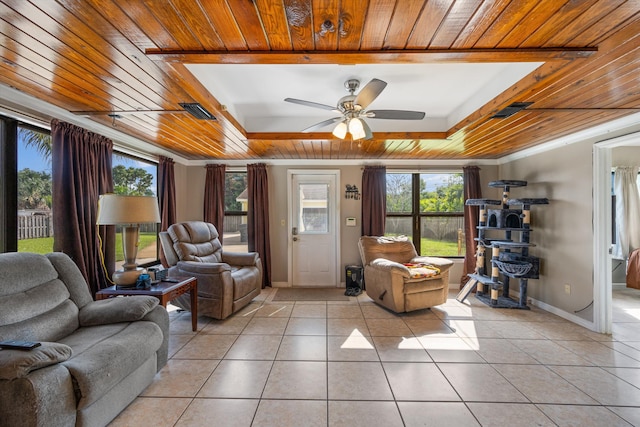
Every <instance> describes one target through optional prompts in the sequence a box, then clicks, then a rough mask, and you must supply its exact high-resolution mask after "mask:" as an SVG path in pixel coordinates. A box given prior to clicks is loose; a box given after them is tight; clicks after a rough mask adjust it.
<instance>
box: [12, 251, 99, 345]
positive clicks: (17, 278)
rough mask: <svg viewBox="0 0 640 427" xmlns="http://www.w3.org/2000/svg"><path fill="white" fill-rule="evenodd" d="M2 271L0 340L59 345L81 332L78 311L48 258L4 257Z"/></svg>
mask: <svg viewBox="0 0 640 427" xmlns="http://www.w3.org/2000/svg"><path fill="white" fill-rule="evenodd" d="M0 271H2V274H0V325H1V326H0V339H20V340H29V341H57V340H58V339H59V338H61V337H64V336H66V335H68V334H70V333H71V332H73V331H74V330H75V329H76V328H78V308H77V306H76V304H75V303H74V302H73V301H72V300H71V299H70V294H69V291H68V289H67V286H66V285H65V284H64V283H63V282H62V281H61V280H60V279H59V275H58V271H57V270H56V269H55V268H54V266H53V265H52V264H51V262H49V260H48V259H47V257H45V256H43V255H38V254H31V253H18V252H17V253H7V254H2V257H1V258H0ZM27 273H28V274H27ZM86 293H87V294H88V293H89V292H88V289H87V290H86Z"/></svg>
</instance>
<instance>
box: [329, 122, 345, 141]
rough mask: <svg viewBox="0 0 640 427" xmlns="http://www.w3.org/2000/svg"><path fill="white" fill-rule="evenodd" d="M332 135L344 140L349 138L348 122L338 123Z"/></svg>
mask: <svg viewBox="0 0 640 427" xmlns="http://www.w3.org/2000/svg"><path fill="white" fill-rule="evenodd" d="M332 133H333V136H335V137H336V138H340V139H344V138H345V136H347V122H346V121H344V122H340V123H338V125H337V126H336V127H335V128H334V129H333V132H332Z"/></svg>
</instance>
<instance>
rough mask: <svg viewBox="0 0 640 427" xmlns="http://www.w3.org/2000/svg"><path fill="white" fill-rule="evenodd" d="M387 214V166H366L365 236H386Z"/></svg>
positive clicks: (363, 208)
mask: <svg viewBox="0 0 640 427" xmlns="http://www.w3.org/2000/svg"><path fill="white" fill-rule="evenodd" d="M386 215H387V168H386V167H384V166H365V167H364V171H363V172H362V224H361V231H362V235H363V236H384V226H385V220H386Z"/></svg>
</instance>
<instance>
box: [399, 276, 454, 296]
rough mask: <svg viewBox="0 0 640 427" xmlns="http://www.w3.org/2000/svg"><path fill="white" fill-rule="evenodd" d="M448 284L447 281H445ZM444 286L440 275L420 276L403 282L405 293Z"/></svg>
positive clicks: (414, 292)
mask: <svg viewBox="0 0 640 427" xmlns="http://www.w3.org/2000/svg"><path fill="white" fill-rule="evenodd" d="M447 285H448V282H447ZM444 286H445V281H443V280H442V276H441V275H438V276H431V277H422V278H419V279H408V280H405V282H404V289H403V291H404V293H405V295H409V294H416V293H420V292H426V291H434V290H436V289H442V288H443V287H444Z"/></svg>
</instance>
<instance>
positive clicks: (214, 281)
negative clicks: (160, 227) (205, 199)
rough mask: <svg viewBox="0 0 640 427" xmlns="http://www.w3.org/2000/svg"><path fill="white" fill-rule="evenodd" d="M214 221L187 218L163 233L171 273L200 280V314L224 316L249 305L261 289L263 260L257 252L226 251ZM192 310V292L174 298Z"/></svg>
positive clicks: (163, 244) (179, 305)
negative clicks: (190, 295) (211, 222)
mask: <svg viewBox="0 0 640 427" xmlns="http://www.w3.org/2000/svg"><path fill="white" fill-rule="evenodd" d="M218 236H219V235H218V230H216V227H215V226H214V225H213V224H209V223H207V222H202V221H188V222H183V223H178V224H173V225H171V226H170V227H169V228H168V229H167V231H166V232H161V233H160V241H161V243H162V248H163V249H164V254H165V257H166V259H167V262H168V263H169V265H170V268H169V276H170V277H171V276H193V277H196V278H197V280H198V314H200V315H203V316H209V317H213V318H215V319H225V318H227V317H228V316H230V315H231V314H233V313H235V312H237V311H238V310H240V309H241V308H242V307H244V306H246V305H247V304H249V303H250V302H251V300H253V299H254V298H255V297H256V296H258V295H259V294H260V291H261V289H262V263H261V261H260V257H259V256H258V254H257V253H256V252H244V253H241V252H225V251H224V250H223V249H222V244H221V243H220V239H219V238H218ZM172 304H175V305H177V306H178V307H180V308H183V309H185V310H190V307H191V302H190V297H189V295H181V296H179V297H177V298H176V299H174V300H173V301H172Z"/></svg>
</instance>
